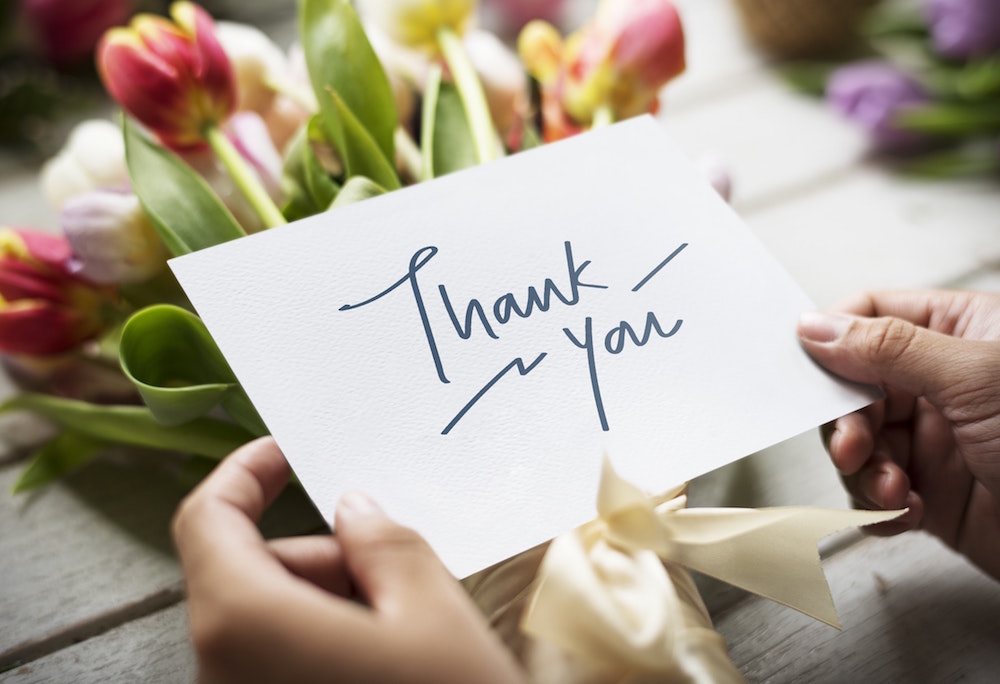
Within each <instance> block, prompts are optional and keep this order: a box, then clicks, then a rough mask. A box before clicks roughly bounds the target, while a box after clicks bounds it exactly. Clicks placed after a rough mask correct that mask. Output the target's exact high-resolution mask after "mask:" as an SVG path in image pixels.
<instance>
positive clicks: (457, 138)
mask: <svg viewBox="0 0 1000 684" xmlns="http://www.w3.org/2000/svg"><path fill="white" fill-rule="evenodd" d="M436 110H437V111H436V114H435V116H434V176H435V177H437V176H443V175H445V174H447V173H452V172H454V171H461V170H462V169H467V168H469V167H471V166H475V165H476V164H478V163H479V158H478V156H477V155H476V143H475V141H474V140H473V139H472V129H471V128H470V127H469V120H468V119H467V118H466V115H465V107H464V106H463V105H462V98H461V97H460V96H459V94H458V90H457V89H456V88H455V86H453V85H452V84H450V83H442V84H441V89H440V91H439V92H438V98H437V107H436Z"/></svg>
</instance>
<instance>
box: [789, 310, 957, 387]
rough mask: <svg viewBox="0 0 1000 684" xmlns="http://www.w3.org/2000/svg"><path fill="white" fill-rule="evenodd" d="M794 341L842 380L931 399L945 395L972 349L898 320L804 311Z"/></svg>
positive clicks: (951, 338) (953, 339)
mask: <svg viewBox="0 0 1000 684" xmlns="http://www.w3.org/2000/svg"><path fill="white" fill-rule="evenodd" d="M798 333H799V339H800V341H801V342H802V346H803V347H804V348H805V349H806V351H807V352H809V354H810V355H811V356H812V357H813V358H814V359H815V360H816V361H817V362H818V363H820V364H821V365H822V366H824V367H826V368H827V369H828V370H830V371H832V372H833V373H836V374H837V375H840V376H842V377H844V378H846V379H848V380H853V381H855V382H864V383H871V384H877V385H879V386H881V387H892V388H895V389H897V390H901V391H902V392H905V393H907V394H910V395H913V396H928V397H929V398H930V399H931V400H932V401H934V398H935V397H937V396H939V395H941V394H942V393H944V392H947V390H948V388H949V387H951V385H952V384H953V382H954V378H955V376H956V373H957V372H959V370H960V368H961V367H962V366H963V364H964V363H965V362H966V361H967V360H968V359H967V356H968V354H969V351H968V347H967V346H965V345H969V344H973V343H970V342H968V341H961V340H957V339H955V338H953V337H949V336H948V335H943V334H940V333H935V332H932V331H930V330H927V329H926V328H922V327H919V326H916V325H914V324H913V323H910V322H909V321H906V320H904V319H902V318H861V317H857V316H851V315H847V314H836V313H834V314H830V313H822V312H815V311H813V312H807V313H804V314H802V316H801V317H800V318H799V326H798Z"/></svg>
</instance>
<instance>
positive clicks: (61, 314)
mask: <svg viewBox="0 0 1000 684" xmlns="http://www.w3.org/2000/svg"><path fill="white" fill-rule="evenodd" d="M78 322H79V317H78V316H77V315H76V313H75V312H74V311H72V310H71V309H69V308H65V307H56V306H50V305H46V304H44V303H41V302H36V301H24V300H22V301H18V302H12V303H8V304H7V305H6V306H5V307H4V308H3V309H2V310H0V352H4V353H7V354H30V355H33V356H43V355H49V354H59V353H61V352H65V351H69V350H70V349H73V348H74V347H76V346H77V345H78V344H79V343H80V342H82V341H83V339H85V338H81V337H80V336H79V335H75V334H73V331H74V330H75V329H76V328H77V327H78V326H77V323H78Z"/></svg>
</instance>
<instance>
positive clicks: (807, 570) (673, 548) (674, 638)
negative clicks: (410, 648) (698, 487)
mask: <svg viewBox="0 0 1000 684" xmlns="http://www.w3.org/2000/svg"><path fill="white" fill-rule="evenodd" d="M685 505H686V496H685V495H684V491H683V488H680V489H677V490H674V491H671V492H668V493H666V494H664V495H662V496H659V497H655V498H650V497H649V496H647V495H646V494H644V493H643V492H642V491H641V490H639V489H638V488H636V487H634V486H633V485H631V484H629V483H628V482H625V481H624V480H622V479H621V478H620V477H618V475H617V474H616V473H615V472H614V470H613V469H612V468H611V466H610V464H609V463H608V462H605V465H604V470H603V473H602V477H601V483H600V487H599V490H598V501H597V510H598V517H597V519H595V520H593V521H592V522H590V523H587V524H586V525H583V526H581V527H579V528H577V529H575V530H573V531H571V532H569V533H567V534H565V535H562V536H561V537H558V538H557V539H555V540H554V541H552V542H551V543H550V544H548V545H542V546H539V547H537V548H535V549H531V550H529V551H526V552H525V553H523V554H521V555H519V556H516V557H515V558H512V559H510V560H508V561H505V562H503V563H500V564H498V565H496V566H494V567H492V568H489V569H487V570H484V571H483V572H480V573H477V574H476V575H473V576H472V577H469V578H468V579H467V580H465V585H466V588H467V589H468V591H469V593H470V595H471V596H472V597H473V599H474V600H475V601H476V602H477V604H478V605H479V606H480V608H481V609H482V610H483V611H484V613H485V614H486V616H487V617H488V619H489V620H490V622H491V624H492V625H493V627H494V628H495V629H496V630H497V632H498V633H499V635H500V636H501V637H502V638H503V640H504V641H505V642H506V643H507V645H508V646H509V647H510V648H511V649H513V651H514V652H515V653H516V654H517V656H518V657H519V659H520V660H521V662H522V664H523V665H524V666H525V668H526V670H527V671H528V673H529V675H530V676H531V678H532V680H533V681H536V682H545V683H546V684H549V683H553V684H555V683H559V682H581V683H591V682H593V683H597V682H630V683H632V682H647V681H648V682H653V681H655V682H699V683H701V682H705V683H708V682H713V683H718V682H723V683H725V682H741V681H743V677H742V675H741V674H740V673H739V672H738V671H737V670H736V668H735V667H734V666H733V665H732V663H731V661H730V660H729V656H728V654H727V652H726V644H725V641H724V640H723V639H722V637H721V636H720V635H719V634H718V633H717V632H715V630H714V629H713V627H712V622H711V618H710V617H709V615H708V611H707V610H706V609H705V605H704V603H703V602H702V600H701V596H700V595H699V594H698V590H697V588H696V587H695V584H694V581H693V580H692V578H691V576H690V574H689V573H688V572H687V570H686V569H685V568H691V569H695V570H698V571H699V572H703V573H705V574H707V575H711V576H713V577H716V578H718V579H722V580H724V581H726V582H729V583H730V584H734V585H736V586H739V587H742V588H744V589H747V590H749V591H752V592H754V593H757V594H760V595H762V596H766V597H767V598H771V599H773V600H775V601H778V602H780V603H783V604H785V605H788V606H790V607H792V608H795V609H797V610H800V611H802V612H803V613H806V614H807V615H811V616H812V617H814V618H816V619H818V620H822V621H823V622H826V623H828V624H831V625H833V626H839V624H838V621H837V614H836V610H835V608H834V606H833V599H832V598H831V596H830V589H829V586H828V585H827V583H826V578H825V576H824V575H823V570H822V566H821V565H820V559H819V553H818V551H817V548H816V545H817V543H818V542H819V540H820V539H822V538H823V537H825V536H827V535H829V534H832V533H833V532H836V531H838V530H841V529H844V528H846V527H852V526H856V525H868V524H872V523H876V522H881V521H884V520H890V519H892V518H895V517H897V516H898V515H900V514H901V513H902V511H878V512H873V511H840V510H828V509H819V508H806V507H788V508H765V509H742V508H721V509H709V508H705V509H687V508H685Z"/></svg>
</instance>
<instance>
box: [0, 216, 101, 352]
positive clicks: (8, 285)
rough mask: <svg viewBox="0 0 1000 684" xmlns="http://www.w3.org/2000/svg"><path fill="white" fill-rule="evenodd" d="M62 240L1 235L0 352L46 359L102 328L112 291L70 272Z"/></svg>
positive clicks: (29, 233) (13, 232)
mask: <svg viewBox="0 0 1000 684" xmlns="http://www.w3.org/2000/svg"><path fill="white" fill-rule="evenodd" d="M71 258H72V251H71V250H70V247H69V243H67V242H66V240H65V239H64V238H61V237H57V236H54V235H47V234H45V233H39V232H33V231H27V230H18V229H11V228H4V229H0V352H3V353H7V354H28V355H32V356H48V355H52V354H59V353H61V352H65V351H69V350H71V349H73V348H75V347H77V346H78V345H80V344H81V343H82V342H85V341H87V340H89V339H92V338H94V337H96V336H97V335H98V334H100V333H101V331H102V330H103V329H104V328H105V327H106V325H107V321H108V316H107V312H108V309H109V308H110V307H111V305H112V302H113V296H114V290H113V289H111V288H107V287H102V286H99V285H95V284H93V283H90V282H89V281H86V280H83V279H82V278H80V277H78V276H76V275H74V274H73V273H72V271H71V270H70V262H71Z"/></svg>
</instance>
